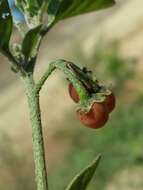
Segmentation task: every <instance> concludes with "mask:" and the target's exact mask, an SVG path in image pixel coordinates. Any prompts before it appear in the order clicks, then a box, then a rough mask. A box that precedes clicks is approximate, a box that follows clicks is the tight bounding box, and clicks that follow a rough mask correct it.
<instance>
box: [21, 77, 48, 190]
mask: <svg viewBox="0 0 143 190" xmlns="http://www.w3.org/2000/svg"><path fill="white" fill-rule="evenodd" d="M22 81H23V82H24V86H25V91H26V95H27V98H28V105H29V109H30V119H31V124H32V142H33V152H34V161H35V176H36V183H37V190H48V181H47V171H46V162H45V151H44V140H43V132H42V123H41V114H40V113H41V112H40V105H39V94H38V93H37V91H36V88H35V83H34V80H33V76H32V74H30V75H26V76H24V77H22Z"/></svg>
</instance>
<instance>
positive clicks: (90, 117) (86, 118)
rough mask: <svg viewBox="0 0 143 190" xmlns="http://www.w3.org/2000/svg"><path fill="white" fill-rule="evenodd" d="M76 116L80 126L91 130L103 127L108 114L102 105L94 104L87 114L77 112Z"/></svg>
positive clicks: (80, 111)
mask: <svg viewBox="0 0 143 190" xmlns="http://www.w3.org/2000/svg"><path fill="white" fill-rule="evenodd" d="M77 116H78V118H79V120H80V121H81V123H82V124H84V125H86V126H88V127H89V128H93V129H98V128H101V127H103V126H104V125H105V123H106V122H107V121H108V112H107V110H106V108H105V107H104V105H103V104H102V103H94V104H93V105H92V107H91V109H90V111H89V112H88V113H85V112H83V111H82V110H78V111H77Z"/></svg>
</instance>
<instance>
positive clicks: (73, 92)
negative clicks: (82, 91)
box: [69, 83, 80, 103]
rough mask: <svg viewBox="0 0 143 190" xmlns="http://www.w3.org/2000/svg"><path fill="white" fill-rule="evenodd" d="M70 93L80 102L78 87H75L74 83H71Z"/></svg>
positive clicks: (74, 99)
mask: <svg viewBox="0 0 143 190" xmlns="http://www.w3.org/2000/svg"><path fill="white" fill-rule="evenodd" d="M69 94H70V97H71V98H72V99H73V101H74V102H76V103H77V102H79V100H80V99H79V95H78V93H77V91H76V89H75V88H74V86H73V85H72V83H70V84H69Z"/></svg>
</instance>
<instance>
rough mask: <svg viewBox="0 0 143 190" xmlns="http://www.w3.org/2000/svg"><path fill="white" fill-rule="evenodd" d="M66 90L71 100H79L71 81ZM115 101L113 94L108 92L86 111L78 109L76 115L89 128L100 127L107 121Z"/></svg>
mask: <svg viewBox="0 0 143 190" xmlns="http://www.w3.org/2000/svg"><path fill="white" fill-rule="evenodd" d="M68 90H69V94H70V97H71V98H72V99H73V101H74V102H76V103H78V102H79V101H80V97H79V95H78V93H77V91H76V89H75V88H74V86H73V84H72V83H69V89H68ZM115 103H116V99H115V96H114V94H113V93H112V92H111V93H110V94H108V95H105V99H104V101H103V102H93V104H92V106H91V108H90V110H89V111H88V112H85V111H83V110H81V109H79V110H78V111H77V116H78V118H79V120H80V121H81V123H83V124H84V125H86V126H88V127H89V128H93V129H98V128H101V127H103V126H104V125H105V123H106V122H107V121H108V118H109V113H111V112H112V111H113V109H114V108H115Z"/></svg>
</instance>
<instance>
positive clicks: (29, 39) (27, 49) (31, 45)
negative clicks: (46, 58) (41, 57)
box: [22, 25, 42, 61]
mask: <svg viewBox="0 0 143 190" xmlns="http://www.w3.org/2000/svg"><path fill="white" fill-rule="evenodd" d="M41 27H42V25H39V26H37V27H35V28H33V29H31V30H29V31H28V32H27V34H26V35H25V38H24V40H23V43H22V53H23V55H24V57H25V60H26V61H28V60H29V59H31V58H33V57H35V56H36V54H37V51H38V47H39V43H40V41H41V35H40V30H41Z"/></svg>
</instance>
